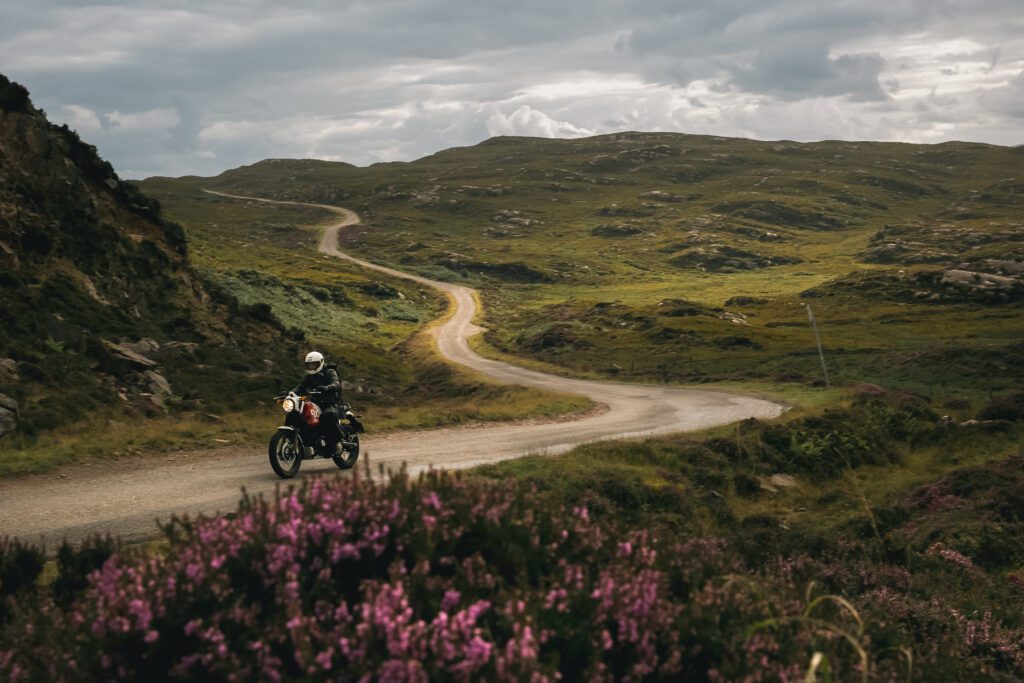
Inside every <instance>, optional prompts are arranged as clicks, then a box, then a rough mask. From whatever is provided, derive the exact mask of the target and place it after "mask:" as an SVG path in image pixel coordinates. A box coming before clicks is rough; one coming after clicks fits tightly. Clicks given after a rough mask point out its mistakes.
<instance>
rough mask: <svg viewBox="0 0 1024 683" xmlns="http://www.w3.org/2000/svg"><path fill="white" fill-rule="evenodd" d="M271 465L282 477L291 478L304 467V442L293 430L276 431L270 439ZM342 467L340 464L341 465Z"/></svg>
mask: <svg viewBox="0 0 1024 683" xmlns="http://www.w3.org/2000/svg"><path fill="white" fill-rule="evenodd" d="M270 466H271V467H273V468H274V473H275V474H277V476H279V477H281V478H282V479H291V478H292V477H294V476H295V475H296V474H298V473H299V468H300V467H302V442H301V441H300V440H299V437H298V435H296V434H294V433H292V432H286V431H280V432H274V436H273V437H271V439H270ZM339 467H340V465H339Z"/></svg>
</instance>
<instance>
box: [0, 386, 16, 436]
mask: <svg viewBox="0 0 1024 683" xmlns="http://www.w3.org/2000/svg"><path fill="white" fill-rule="evenodd" d="M17 428H18V402H17V401H15V400H14V399H13V398H11V397H10V396H7V395H5V394H0V437H3V436H5V435H7V434H10V433H11V432H13V431H14V430H15V429H17Z"/></svg>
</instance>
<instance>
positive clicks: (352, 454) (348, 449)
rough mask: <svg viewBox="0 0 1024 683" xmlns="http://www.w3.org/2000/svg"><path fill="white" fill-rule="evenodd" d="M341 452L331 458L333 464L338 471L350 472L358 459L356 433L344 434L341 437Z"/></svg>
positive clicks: (357, 437)
mask: <svg viewBox="0 0 1024 683" xmlns="http://www.w3.org/2000/svg"><path fill="white" fill-rule="evenodd" d="M341 447H342V449H343V450H342V452H341V453H340V454H338V455H334V456H332V457H331V460H333V461H334V464H335V465H337V466H338V469H340V470H350V469H352V467H353V466H354V465H355V464H356V460H358V459H359V435H358V434H356V433H354V432H353V433H351V434H348V433H346V434H344V435H343V436H342V437H341Z"/></svg>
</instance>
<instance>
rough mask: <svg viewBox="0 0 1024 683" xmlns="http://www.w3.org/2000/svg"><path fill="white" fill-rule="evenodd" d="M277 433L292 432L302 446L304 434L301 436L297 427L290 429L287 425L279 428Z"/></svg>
mask: <svg viewBox="0 0 1024 683" xmlns="http://www.w3.org/2000/svg"><path fill="white" fill-rule="evenodd" d="M277 431H279V432H291V433H292V434H294V435H295V436H296V437H298V439H299V443H300V444H301V443H302V434H300V433H299V430H297V429H296V428H295V427H289V426H287V425H284V426H281V427H278V428H277Z"/></svg>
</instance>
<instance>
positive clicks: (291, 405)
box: [281, 398, 295, 413]
mask: <svg viewBox="0 0 1024 683" xmlns="http://www.w3.org/2000/svg"><path fill="white" fill-rule="evenodd" d="M281 407H282V408H284V412H286V413H290V412H292V411H293V410H295V401H293V400H292V399H290V398H286V399H285V400H284V402H283V403H281Z"/></svg>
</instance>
